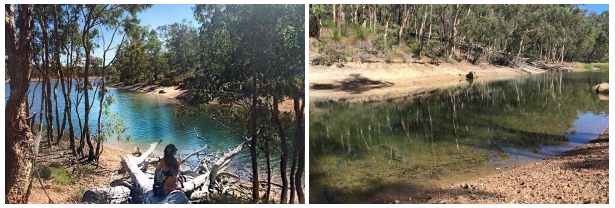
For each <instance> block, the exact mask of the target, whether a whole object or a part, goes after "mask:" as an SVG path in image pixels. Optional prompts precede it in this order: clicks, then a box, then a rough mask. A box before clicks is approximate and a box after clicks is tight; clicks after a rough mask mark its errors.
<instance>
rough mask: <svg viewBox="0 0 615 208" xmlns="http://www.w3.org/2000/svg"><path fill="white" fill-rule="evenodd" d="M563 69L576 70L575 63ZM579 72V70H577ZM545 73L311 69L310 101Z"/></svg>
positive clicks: (464, 66) (459, 66)
mask: <svg viewBox="0 0 615 208" xmlns="http://www.w3.org/2000/svg"><path fill="white" fill-rule="evenodd" d="M564 65H565V67H568V68H573V69H574V68H575V67H574V63H565V64H564ZM576 70H578V69H576ZM471 71H473V72H476V74H477V75H478V77H477V78H475V79H472V80H470V79H466V75H467V74H468V73H469V72H471ZM544 72H545V70H542V69H539V68H536V67H532V66H522V67H519V68H512V67H504V66H493V65H472V64H470V63H465V62H461V63H454V64H450V63H441V64H439V65H437V66H436V65H431V64H419V63H392V64H386V63H363V64H361V63H356V62H352V63H346V64H345V66H344V67H342V68H338V67H337V66H335V65H332V66H324V65H317V66H314V65H310V69H309V73H310V74H309V87H310V90H309V99H310V100H309V101H310V102H322V101H330V100H332V101H346V102H355V101H370V100H387V99H395V98H401V97H405V96H412V95H417V94H421V93H424V92H428V91H432V90H436V89H446V88H450V87H454V86H464V85H470V84H472V83H481V82H491V81H498V80H506V79H511V78H513V77H517V76H525V75H529V74H539V73H544Z"/></svg>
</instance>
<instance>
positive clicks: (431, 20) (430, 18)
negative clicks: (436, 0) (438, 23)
mask: <svg viewBox="0 0 615 208" xmlns="http://www.w3.org/2000/svg"><path fill="white" fill-rule="evenodd" d="M432 22H433V4H432V5H429V35H427V45H429V41H431V25H432Z"/></svg>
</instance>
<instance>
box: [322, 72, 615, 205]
mask: <svg viewBox="0 0 615 208" xmlns="http://www.w3.org/2000/svg"><path fill="white" fill-rule="evenodd" d="M602 82H608V72H600V73H595V72H589V73H569V74H561V73H553V74H542V75H536V76H531V77H525V78H519V79H515V80H510V81H503V82H494V83H490V84H478V83H474V84H473V85H471V86H469V87H466V88H453V89H448V90H445V91H441V92H437V93H431V94H429V95H426V96H423V97H417V98H412V99H406V100H393V101H387V102H371V103H336V102H321V103H312V106H310V192H311V193H310V194H311V195H312V198H311V199H310V200H311V203H345V202H356V200H369V199H366V197H367V198H370V197H368V196H360V194H359V195H357V193H368V192H367V191H368V190H369V191H375V192H380V191H386V190H388V189H389V188H390V187H406V188H402V189H403V190H406V191H407V190H410V189H412V188H417V187H421V186H432V185H433V184H437V183H439V182H441V181H446V180H451V178H457V177H461V176H463V175H474V174H477V173H481V172H487V171H488V170H492V169H493V168H494V167H504V166H512V165H518V164H522V163H526V162H531V161H535V160H537V159H541V158H544V157H547V156H551V155H555V154H558V153H560V152H562V151H565V150H567V149H570V148H572V147H574V146H576V145H579V144H582V143H585V142H587V141H588V140H589V139H592V138H594V137H596V136H597V135H598V134H599V133H602V132H603V131H604V129H606V127H607V126H608V101H601V100H599V99H598V96H597V95H595V94H592V93H590V92H589V91H588V90H587V89H589V87H590V86H591V85H592V84H594V83H602ZM408 187H411V188H408ZM367 202H369V201H367Z"/></svg>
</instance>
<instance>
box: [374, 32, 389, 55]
mask: <svg viewBox="0 0 615 208" xmlns="http://www.w3.org/2000/svg"><path fill="white" fill-rule="evenodd" d="M372 45H373V46H374V48H376V49H377V50H379V51H385V50H387V49H388V48H389V46H388V45H385V44H384V34H376V35H375V36H374V38H373V39H372Z"/></svg>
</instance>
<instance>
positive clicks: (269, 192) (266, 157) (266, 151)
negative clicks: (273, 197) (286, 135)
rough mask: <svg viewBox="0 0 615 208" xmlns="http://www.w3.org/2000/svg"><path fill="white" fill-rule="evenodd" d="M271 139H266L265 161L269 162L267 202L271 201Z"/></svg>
mask: <svg viewBox="0 0 615 208" xmlns="http://www.w3.org/2000/svg"><path fill="white" fill-rule="evenodd" d="M269 140H270V139H269V137H265V160H266V161H267V191H266V192H265V201H267V202H268V201H269V196H270V194H271V160H270V155H271V153H270V150H269Z"/></svg>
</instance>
